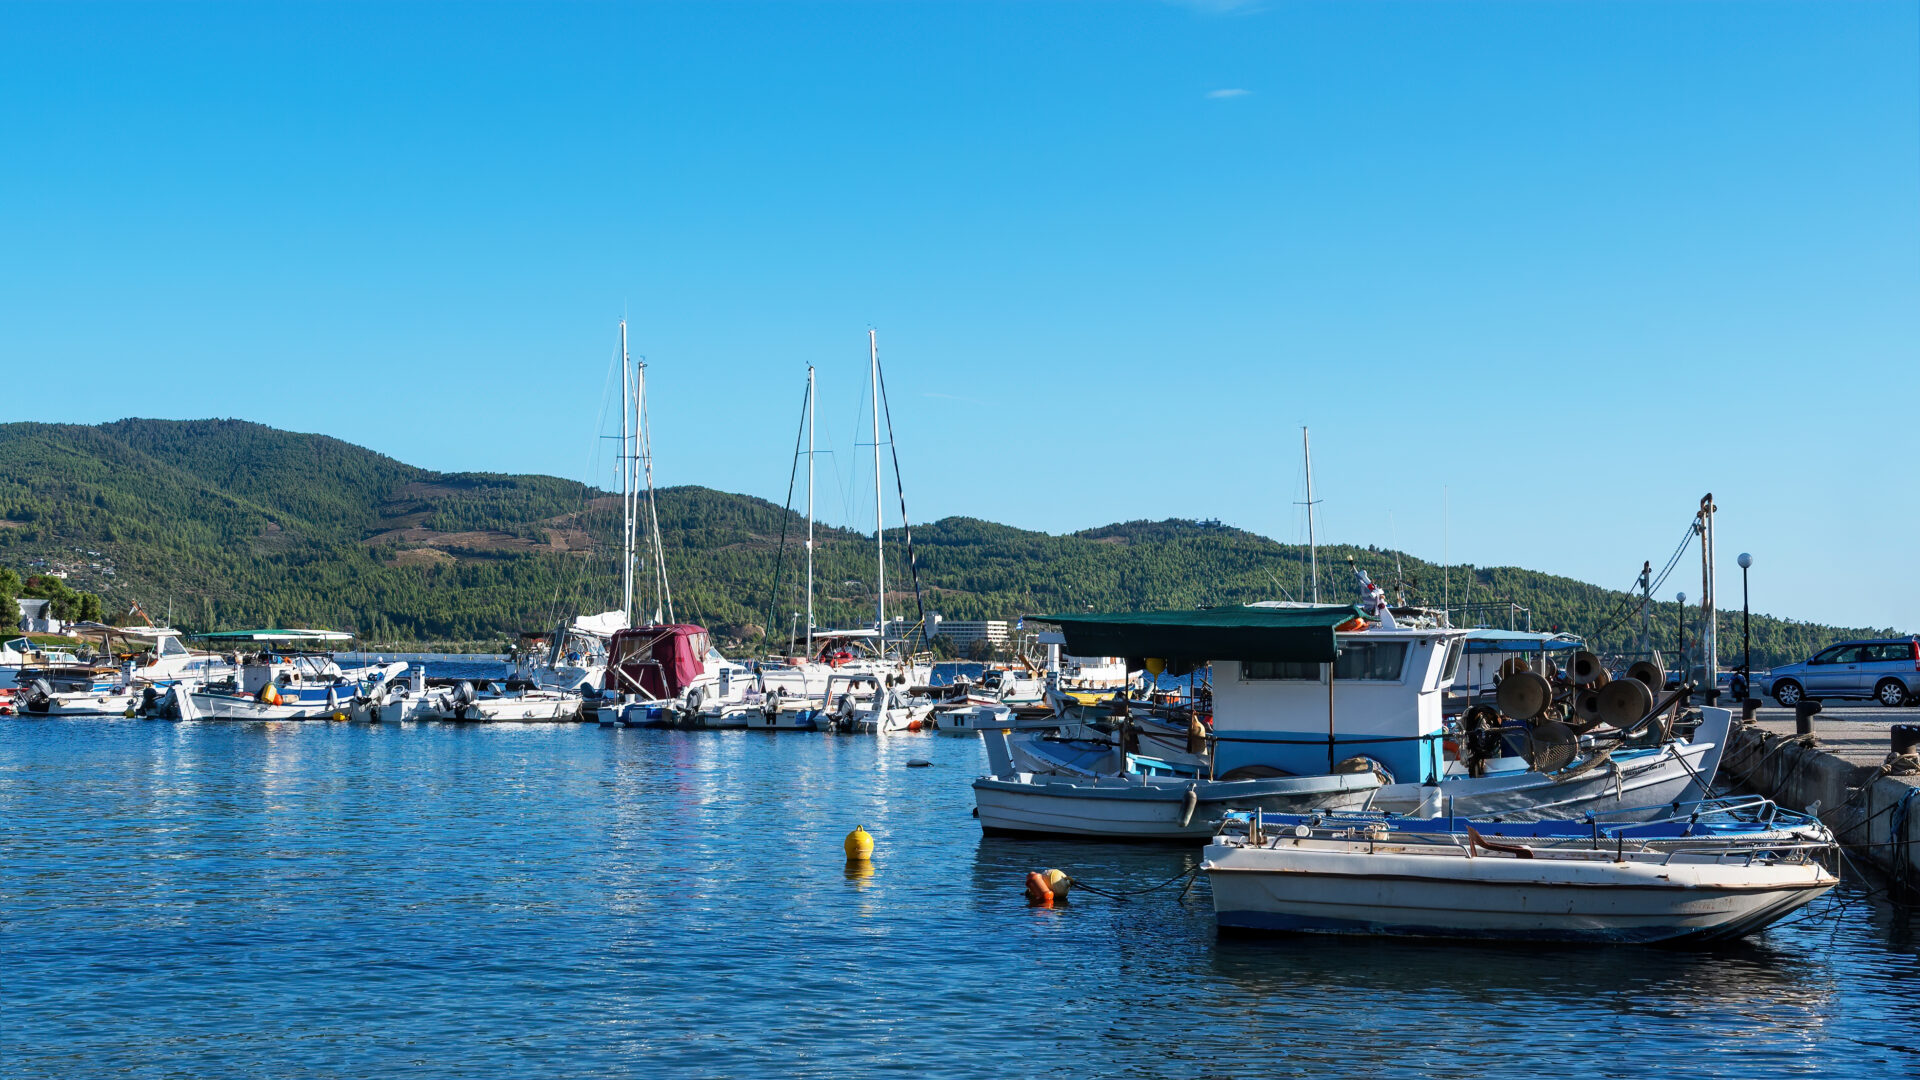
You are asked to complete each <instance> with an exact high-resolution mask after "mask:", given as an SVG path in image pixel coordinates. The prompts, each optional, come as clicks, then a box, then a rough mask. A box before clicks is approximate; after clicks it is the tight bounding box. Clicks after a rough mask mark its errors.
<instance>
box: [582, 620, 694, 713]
mask: <svg viewBox="0 0 1920 1080" xmlns="http://www.w3.org/2000/svg"><path fill="white" fill-rule="evenodd" d="M708 647H709V646H708V639H707V630H706V627H703V626H693V625H690V624H687V623H676V624H674V625H671V626H636V627H634V628H633V629H631V630H621V631H618V632H616V633H615V634H614V635H613V643H612V645H611V646H609V648H608V650H607V656H608V663H607V683H606V691H607V693H609V694H635V693H645V694H650V695H652V696H653V697H656V698H661V699H665V698H677V697H679V696H680V695H681V693H682V692H684V691H685V690H686V688H687V687H688V686H689V685H691V684H692V682H693V680H695V679H697V678H699V677H700V673H701V672H702V671H704V670H706V660H705V657H706V655H707V649H708Z"/></svg>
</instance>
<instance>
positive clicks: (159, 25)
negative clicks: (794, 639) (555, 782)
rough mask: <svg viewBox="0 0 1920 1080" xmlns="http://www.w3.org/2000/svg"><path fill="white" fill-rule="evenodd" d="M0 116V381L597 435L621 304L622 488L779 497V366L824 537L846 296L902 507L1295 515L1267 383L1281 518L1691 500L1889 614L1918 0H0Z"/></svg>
mask: <svg viewBox="0 0 1920 1080" xmlns="http://www.w3.org/2000/svg"><path fill="white" fill-rule="evenodd" d="M0 153H3V155H4V156H3V157H0V162H3V164H0V360H4V361H5V364H6V367H5V370H6V371H7V372H8V373H9V378H10V382H11V387H10V390H11V392H10V393H9V394H8V395H6V397H5V398H4V399H0V417H4V418H6V419H22V418H31V419H42V420H58V421H71V422H96V421H101V420H109V419H115V418H118V417H122V416H128V415H141V416H162V417H199V416H210V415H213V416H237V417H244V418H247V419H252V420H258V421H262V422H265V423H270V424H275V425H279V426H283V427H289V428H294V429H297V430H307V431H320V432H325V433H328V434H332V435H336V436H339V437H341V438H344V439H348V440H351V441H353V442H357V443H362V444H365V445H367V446H371V447H373V448H375V449H378V450H380V451H382V452H385V453H388V454H391V455H393V456H395V457H397V458H400V459H402V460H405V461H409V462H413V463H416V464H420V465H424V466H428V467H432V468H437V469H447V470H466V469H473V470H498V471H539V472H551V473H556V474H560V475H564V476H572V477H577V478H583V479H584V478H591V476H592V474H593V473H594V471H595V464H594V461H595V455H596V451H597V445H598V440H596V438H595V433H596V430H597V425H598V424H599V423H600V420H601V417H602V416H603V411H604V407H605V397H604V390H605V387H606V383H607V373H608V361H609V356H610V351H611V349H612V347H613V341H614V333H615V330H614V328H615V322H616V320H617V319H618V318H619V317H620V315H621V313H622V312H623V311H624V312H626V314H627V315H628V317H629V319H630V321H631V324H632V335H633V342H634V348H635V351H636V352H641V353H645V354H646V355H647V356H648V357H649V359H650V361H651V365H652V366H651V380H652V382H651V385H652V388H653V398H652V406H653V415H654V418H655V440H654V441H655V447H656V451H657V458H658V462H657V468H658V478H659V481H660V482H661V483H663V484H679V483H697V484H705V485H709V486H713V487H717V488H723V489H729V490H736V491H747V492H752V493H755V494H759V495H763V496H767V497H770V498H773V499H775V500H779V499H780V498H782V497H783V495H784V493H785V490H786V480H787V469H788V464H789V456H788V455H789V454H790V452H791V449H792V445H793V438H794V427H793V425H794V421H795V418H796V415H797V412H798V407H799V392H800V387H801V383H802V381H803V379H804V371H805V366H806V364H808V363H810V362H811V363H814V364H817V365H819V368H820V381H821V382H820V385H821V413H820V425H821V433H822V442H823V447H824V446H825V445H827V444H828V443H829V442H830V443H831V444H832V445H833V446H834V448H835V449H836V450H837V451H838V453H837V455H836V456H835V457H834V458H833V459H831V463H830V461H829V460H828V459H823V460H822V483H823V488H833V490H823V493H822V496H821V499H822V506H823V508H824V511H825V514H824V516H826V517H827V518H829V519H832V520H836V521H840V522H845V523H849V524H853V525H856V526H862V525H864V526H866V527H871V520H872V511H871V504H870V502H867V501H865V500H864V499H863V498H862V497H861V496H860V494H859V488H860V485H863V484H864V483H866V480H865V474H863V473H858V472H857V471H856V468H857V462H856V458H857V457H858V456H859V454H860V453H862V452H864V451H860V450H857V449H856V447H855V445H854V444H855V443H856V441H858V440H857V437H856V434H855V433H856V429H857V427H858V425H859V424H861V423H862V422H863V418H864V413H862V412H861V411H860V409H859V404H858V403H859V401H860V399H861V397H862V395H863V393H864V381H863V380H864V377H865V359H866V330H867V328H868V327H869V326H873V327H877V328H878V330H879V334H880V345H881V350H882V357H883V360H884V361H885V363H886V364H887V366H888V385H889V389H890V390H891V391H892V404H893V414H894V419H895V422H896V423H897V424H898V425H899V427H900V448H899V449H900V457H901V463H902V468H903V470H904V472H905V474H906V481H907V488H908V497H909V504H910V508H911V509H912V510H913V512H914V514H915V516H916V517H917V518H922V519H925V518H933V517H940V516H944V515H948V514H970V515H975V516H979V517H985V518H990V519H994V520H1000V521H1005V522H1008V523H1010V524H1016V525H1021V526H1025V527H1030V528H1038V529H1046V530H1050V531H1065V530H1071V529H1076V528H1084V527H1089V526H1093V525H1098V524H1104V523H1106V522H1110V521H1115V520H1124V519H1130V518H1140V517H1149V518H1160V517H1168V516H1207V517H1220V518H1222V519H1225V520H1227V521H1229V522H1232V523H1235V524H1238V525H1241V526H1244V527H1247V528H1252V529H1256V530H1259V531H1261V532H1265V533H1268V534H1269V535H1273V536H1275V537H1278V538H1280V539H1283V540H1293V539H1298V538H1300V537H1301V536H1302V528H1301V521H1300V513H1299V510H1298V507H1297V506H1296V505H1295V503H1296V501H1297V500H1299V499H1300V498H1301V497H1302V493H1301V483H1300V481H1301V475H1300V473H1301V470H1300V461H1299V436H1300V426H1301V425H1302V424H1308V425H1311V426H1312V428H1313V437H1314V449H1315V455H1314V457H1315V461H1314V464H1315V482H1316V487H1317V488H1318V491H1317V493H1316V494H1317V495H1318V496H1319V497H1320V498H1321V499H1323V500H1324V502H1323V503H1322V505H1321V511H1322V516H1321V519H1320V521H1321V535H1322V536H1323V537H1325V538H1328V539H1332V540H1338V541H1351V542H1359V543H1378V544H1381V545H1397V546H1400V547H1404V548H1406V549H1407V550H1410V551H1413V552H1415V553H1418V554H1420V555H1422V556H1424V557H1427V558H1430V559H1436V560H1437V559H1441V558H1443V557H1447V558H1451V559H1452V560H1454V561H1465V562H1474V563H1478V564H1481V565H1501V564H1518V565H1524V566H1530V567H1536V568H1540V569H1545V570H1550V571H1555V572H1559V573H1565V574H1569V575H1572V576H1575V577H1579V578H1582V579H1586V580H1590V581H1596V582H1599V583H1601V584H1605V585H1611V586H1616V587H1617V586H1624V585H1626V584H1627V583H1628V582H1629V581H1630V580H1631V579H1632V578H1633V576H1634V574H1635V572H1636V571H1637V569H1638V567H1639V564H1640V562H1641V561H1642V560H1643V559H1653V560H1655V562H1656V563H1658V562H1660V561H1661V560H1663V559H1664V557H1665V556H1666V555H1667V554H1668V552H1670V551H1671V550H1672V548H1673V545H1674V543H1675V541H1676V540H1677V539H1678V537H1679V535H1680V533H1681V531H1682V529H1683V527H1684V525H1685V523H1686V521H1687V519H1688V518H1689V516H1690V515H1691V513H1692V510H1693V507H1694V505H1695V503H1696V501H1697V500H1698V498H1699V496H1700V495H1701V494H1702V493H1703V492H1706V491H1709V490H1711V491H1713V492H1714V493H1715V494H1716V496H1717V498H1718V502H1719V505H1720V507H1721V511H1722V513H1721V521H1720V535H1721V543H1722V561H1723V563H1724V565H1725V566H1726V570H1725V571H1724V572H1723V575H1722V580H1721V592H1722V597H1723V602H1725V601H1726V600H1727V599H1728V598H1729V597H1730V598H1731V601H1732V604H1731V605H1730V606H1737V604H1738V599H1739V583H1738V573H1737V570H1735V569H1734V568H1733V566H1732V557H1733V555H1734V554H1735V553H1737V552H1738V551H1741V550H1751V551H1753V552H1754V553H1755V556H1756V559H1757V561H1756V565H1755V571H1754V574H1755V576H1754V601H1755V606H1756V607H1758V608H1760V609H1762V610H1766V611H1771V612H1776V613H1779V614H1784V615H1789V616H1794V617H1800V618H1808V619H1819V620H1823V621H1825V620H1831V621H1842V622H1850V623H1872V624H1878V625H1886V624H1892V625H1897V626H1900V627H1902V628H1920V614H1917V613H1920V571H1916V569H1915V568H1914V565H1913V560H1912V555H1913V553H1914V551H1915V549H1916V547H1920V544H1917V543H1916V539H1915V538H1916V536H1920V479H1916V475H1915V474H1916V469H1920V437H1917V436H1916V435H1915V430H1916V426H1915V421H1914V416H1915V409H1916V405H1917V404H1920V375H1916V374H1915V372H1916V366H1915V362H1916V359H1920V357H1916V352H1920V309H1917V303H1916V302H1917V301H1920V25H1917V23H1916V7H1915V5H1914V4H1911V3H1901V4H1892V3H1884V4H1883V3H1861V4H1782V5H1766V4H1756V5H1745V4H1708V3H1688V4H1674V5H1668V4H1593V5H1587V4H1574V3H1555V4H1517V3H1507V4H1458V5H1456V4H1444V3H1432V4H1414V5H1395V4H1296V3H1273V4H1267V5H1258V4H1232V3H1192V4H1180V3H1150V2H1142V3H1110V4H1103V3H1072V4H1043V3H1020V4H992V3H965V4H948V5H942V4H932V3H914V4H905V3H859V4H835V5H829V4H799V3H785V4H775V5H768V6H759V5H750V4H733V3H719V4H706V5H690V6H678V5H665V4H650V5H637V6H634V5H568V6H544V7H543V6H469V5H439V4H432V5H415V6H405V7H398V8H390V7H382V6H376V5H359V4H354V5H332V6H324V7H300V6H292V5H260V6H240V5H221V6H213V7H187V8H175V7H160V6H148V5H139V6H133V7H96V6H72V5H14V6H8V7H5V8H0ZM834 463H837V465H836V464H834ZM836 468H837V469H838V470H839V471H838V474H837V475H838V482H837V483H838V486H837V487H834V485H835V480H834V477H835V476H836V472H835V469H836ZM849 491H851V492H852V494H851V496H848V495H845V494H843V493H844V492H849ZM1443 503H1444V504H1445V505H1446V506H1448V507H1449V508H1450V510H1449V512H1448V513H1447V514H1446V515H1445V518H1446V521H1445V522H1444V523H1443V509H1442V508H1443ZM863 506H864V509H863ZM1682 578H1686V579H1687V580H1686V583H1685V584H1684V585H1681V586H1679V587H1683V588H1686V589H1687V591H1688V592H1689V593H1690V594H1695V593H1697V591H1698V584H1699V582H1698V573H1697V571H1691V572H1688V571H1685V570H1683V571H1682V572H1679V573H1676V579H1675V580H1681V579H1682ZM1674 587H1675V586H1673V585H1672V584H1671V583H1670V584H1669V587H1668V590H1667V591H1668V592H1669V593H1670V592H1671V591H1672V590H1673V588H1674Z"/></svg>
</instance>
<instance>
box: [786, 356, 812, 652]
mask: <svg viewBox="0 0 1920 1080" xmlns="http://www.w3.org/2000/svg"><path fill="white" fill-rule="evenodd" d="M789 647H791V646H789ZM806 655H807V656H808V657H809V658H811V657H812V656H813V365H812V364H808V365H807V651H806Z"/></svg>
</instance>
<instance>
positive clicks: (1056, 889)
mask: <svg viewBox="0 0 1920 1080" xmlns="http://www.w3.org/2000/svg"><path fill="white" fill-rule="evenodd" d="M1040 877H1041V880H1043V881H1045V882H1046V883H1047V888H1048V889H1051V890H1052V891H1053V898H1054V899H1055V900H1065V899H1066V898H1067V890H1068V889H1070V888H1072V887H1073V879H1072V878H1070V877H1068V876H1067V873H1066V871H1064V870H1048V871H1047V872H1046V873H1044V874H1042V875H1040Z"/></svg>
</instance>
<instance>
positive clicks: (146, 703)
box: [140, 686, 160, 716]
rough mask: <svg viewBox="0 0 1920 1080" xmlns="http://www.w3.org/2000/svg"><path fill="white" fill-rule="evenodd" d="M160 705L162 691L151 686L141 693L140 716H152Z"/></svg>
mask: <svg viewBox="0 0 1920 1080" xmlns="http://www.w3.org/2000/svg"><path fill="white" fill-rule="evenodd" d="M159 704H160V691H158V690H155V689H154V688H153V687H151V686H149V687H147V688H146V689H145V690H142V691H140V715H141V716H152V715H153V713H154V710H155V709H156V708H157V707H158V706H159Z"/></svg>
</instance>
